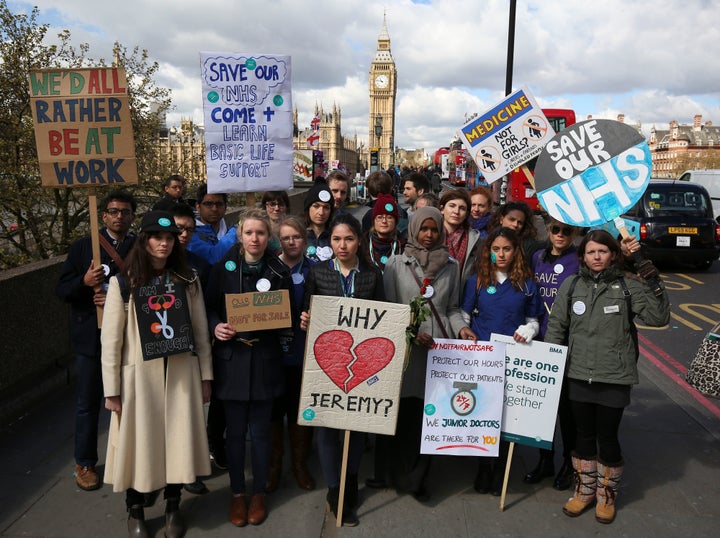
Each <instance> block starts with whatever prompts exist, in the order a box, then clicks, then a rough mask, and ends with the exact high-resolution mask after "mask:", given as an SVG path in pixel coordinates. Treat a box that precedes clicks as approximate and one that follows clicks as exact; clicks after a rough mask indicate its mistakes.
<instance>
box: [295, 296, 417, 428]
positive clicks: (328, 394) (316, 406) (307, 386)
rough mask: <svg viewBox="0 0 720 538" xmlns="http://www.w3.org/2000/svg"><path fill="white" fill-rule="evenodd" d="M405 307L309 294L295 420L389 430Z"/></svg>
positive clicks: (392, 421) (393, 415)
mask: <svg viewBox="0 0 720 538" xmlns="http://www.w3.org/2000/svg"><path fill="white" fill-rule="evenodd" d="M409 323H410V307H409V306H408V305H399V304H394V303H385V302H380V301H366V300H363V299H350V298H345V297H327V296H322V295H314V296H313V297H312V303H311V316H310V325H309V327H308V334H307V347H306V351H305V364H304V367H303V379H302V387H301V389H300V407H299V410H298V424H301V425H305V426H326V427H330V428H338V429H343V430H353V431H361V432H369V433H380V434H386V435H393V434H394V433H395V425H396V422H397V412H398V406H399V398H400V383H401V380H402V372H403V362H404V357H405V328H406V327H407V326H408V324H409Z"/></svg>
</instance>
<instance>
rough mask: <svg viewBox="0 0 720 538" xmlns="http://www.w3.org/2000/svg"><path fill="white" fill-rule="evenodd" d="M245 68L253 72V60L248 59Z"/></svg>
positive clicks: (254, 65)
mask: <svg viewBox="0 0 720 538" xmlns="http://www.w3.org/2000/svg"><path fill="white" fill-rule="evenodd" d="M245 67H247V68H248V69H249V70H250V71H254V70H255V68H256V67H257V62H256V61H255V58H248V59H247V61H246V62H245Z"/></svg>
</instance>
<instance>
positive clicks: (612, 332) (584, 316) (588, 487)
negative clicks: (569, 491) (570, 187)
mask: <svg viewBox="0 0 720 538" xmlns="http://www.w3.org/2000/svg"><path fill="white" fill-rule="evenodd" d="M578 256H579V258H580V273H579V276H577V277H571V278H568V279H566V280H565V282H563V284H562V285H561V287H560V289H559V291H558V295H557V299H556V300H555V303H554V304H553V308H552V312H551V314H550V322H549V325H548V330H547V333H546V334H545V341H546V342H549V343H556V344H567V346H568V356H567V365H566V369H565V371H566V376H567V377H568V396H569V399H570V406H571V409H572V412H573V416H574V418H575V422H576V424H577V442H576V445H575V446H576V448H575V453H574V454H573V458H572V459H573V467H574V470H575V481H576V487H575V494H574V496H573V497H572V498H571V499H570V500H569V501H568V502H567V503H566V504H565V506H564V507H563V512H564V513H565V514H566V515H568V516H571V517H575V516H579V515H580V514H581V513H582V512H584V511H585V510H586V509H587V508H589V507H590V506H592V504H593V502H595V501H597V504H596V508H595V518H596V519H597V520H598V521H599V522H600V523H611V522H612V521H613V520H614V518H615V497H616V495H617V489H618V485H619V483H620V480H621V478H622V473H623V459H622V452H621V449H620V442H619V440H618V429H619V427H620V420H621V419H622V415H623V411H624V409H625V407H626V406H627V405H628V404H629V403H630V389H631V387H632V385H635V384H637V383H638V371H637V360H638V346H637V331H636V329H635V324H634V321H633V319H634V318H635V317H636V316H637V317H638V318H640V319H641V320H642V322H643V323H644V324H645V325H648V326H651V327H661V326H663V325H666V324H667V323H668V321H669V319H670V304H669V301H668V296H667V292H666V291H665V287H664V285H663V283H662V281H661V280H660V278H659V274H658V272H657V269H655V267H654V266H653V265H652V264H651V263H650V262H644V263H643V264H641V265H640V267H639V270H638V274H639V275H640V276H641V277H642V278H640V277H638V276H637V275H634V274H630V273H624V272H623V270H622V267H623V255H622V252H621V250H620V245H619V243H618V242H617V241H616V240H615V239H614V238H613V237H612V236H611V235H610V234H609V233H607V232H606V231H604V230H592V231H590V232H589V233H588V234H587V235H586V236H585V238H584V239H583V240H582V242H581V243H580V246H579V247H578Z"/></svg>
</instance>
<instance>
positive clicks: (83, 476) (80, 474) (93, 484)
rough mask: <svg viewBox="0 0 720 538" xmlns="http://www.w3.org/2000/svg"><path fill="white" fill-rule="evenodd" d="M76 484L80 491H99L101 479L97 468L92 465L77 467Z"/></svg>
mask: <svg viewBox="0 0 720 538" xmlns="http://www.w3.org/2000/svg"><path fill="white" fill-rule="evenodd" d="M75 482H76V483H77V485H78V487H79V488H80V489H83V490H85V491H93V490H96V489H99V488H100V486H101V484H100V477H99V476H98V474H97V472H95V467H94V466H92V465H87V466H83V465H77V464H76V465H75Z"/></svg>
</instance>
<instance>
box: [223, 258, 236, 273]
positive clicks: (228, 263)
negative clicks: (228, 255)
mask: <svg viewBox="0 0 720 538" xmlns="http://www.w3.org/2000/svg"><path fill="white" fill-rule="evenodd" d="M225 269H226V270H228V271H234V270H235V269H237V264H236V263H235V262H234V261H232V260H228V261H226V262H225Z"/></svg>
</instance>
